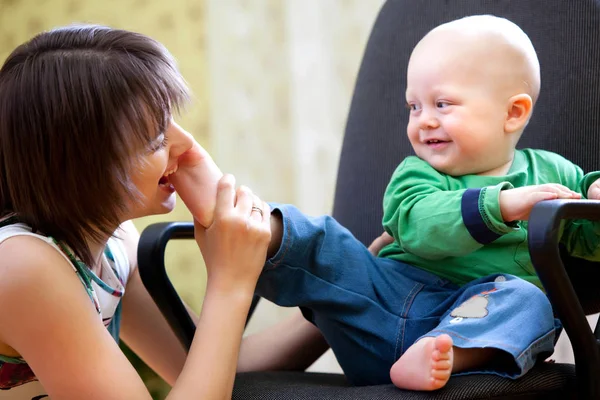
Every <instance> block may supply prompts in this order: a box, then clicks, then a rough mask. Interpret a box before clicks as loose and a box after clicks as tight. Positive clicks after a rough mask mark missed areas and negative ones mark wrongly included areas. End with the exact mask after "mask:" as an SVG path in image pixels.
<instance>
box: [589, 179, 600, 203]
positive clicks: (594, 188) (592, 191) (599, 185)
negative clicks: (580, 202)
mask: <svg viewBox="0 0 600 400" xmlns="http://www.w3.org/2000/svg"><path fill="white" fill-rule="evenodd" d="M587 198H588V199H590V200H600V178H599V179H596V180H595V181H594V183H592V184H591V185H590V187H589V188H588V192H587Z"/></svg>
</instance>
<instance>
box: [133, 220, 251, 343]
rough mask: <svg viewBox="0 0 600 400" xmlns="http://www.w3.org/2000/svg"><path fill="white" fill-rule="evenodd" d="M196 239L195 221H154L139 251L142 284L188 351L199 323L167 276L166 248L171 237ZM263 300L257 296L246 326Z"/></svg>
mask: <svg viewBox="0 0 600 400" xmlns="http://www.w3.org/2000/svg"><path fill="white" fill-rule="evenodd" d="M193 238H194V224H193V223H192V222H161V223H156V224H151V225H149V226H148V227H146V229H144V231H143V232H142V234H141V236H140V242H139V244H138V251H137V257H138V269H139V271H140V277H141V278H142V283H143V284H144V286H145V287H146V290H148V293H149V294H150V296H151V297H152V299H153V300H154V302H155V303H156V305H157V306H158V308H159V310H160V312H161V313H162V315H163V316H164V317H165V319H166V320H167V323H168V324H169V326H170V327H171V329H173V332H175V335H176V336H177V338H178V339H179V342H180V343H181V344H182V345H183V347H184V348H185V349H186V350H189V348H190V346H191V345H192V340H193V338H194V333H195V332H196V324H195V323H194V321H193V320H192V318H191V317H190V315H189V313H188V310H187V308H186V307H185V305H184V304H183V302H182V301H181V298H180V297H179V295H178V294H177V291H176V290H175V288H174V287H173V284H172V283H171V280H170V279H169V276H168V275H167V270H166V267H165V249H166V248H167V243H168V242H169V240H172V239H193ZM259 300H260V297H259V296H256V295H255V296H254V297H253V299H252V304H251V305H250V310H249V312H248V317H247V318H246V325H248V321H249V320H250V317H252V314H253V313H254V310H255V309H256V306H257V305H258V302H259Z"/></svg>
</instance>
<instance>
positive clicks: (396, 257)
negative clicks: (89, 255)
mask: <svg viewBox="0 0 600 400" xmlns="http://www.w3.org/2000/svg"><path fill="white" fill-rule="evenodd" d="M539 90H540V70H539V62H538V59H537V56H536V53H535V50H534V48H533V45H532V44H531V41H530V40H529V38H528V37H527V35H526V34H525V33H524V32H523V31H522V30H521V29H520V28H519V27H518V26H516V25H515V24H513V23H512V22H510V21H507V20H505V19H502V18H497V17H493V16H473V17H467V18H463V19H459V20H456V21H452V22H449V23H446V24H443V25H440V26H438V27H437V28H435V29H433V30H432V31H430V32H429V33H428V34H427V35H426V36H425V37H424V38H423V39H422V40H421V41H420V42H419V43H418V44H417V46H416V47H415V49H414V50H413V52H412V55H411V57H410V61H409V65H408V72H407V89H406V100H407V105H408V108H409V109H410V120H409V123H408V127H407V134H408V137H409V140H410V142H411V145H412V147H413V149H414V151H415V153H416V157H415V156H412V157H408V158H406V159H405V160H404V161H402V163H401V164H400V165H399V166H398V168H397V169H396V171H395V173H394V174H393V176H392V179H391V181H390V183H389V185H388V188H387V190H386V193H385V196H384V217H383V227H384V229H385V231H387V232H388V233H389V234H390V235H391V236H392V237H393V238H394V242H393V243H392V244H390V245H388V246H386V247H385V248H384V249H383V250H382V251H381V252H380V254H379V256H378V257H373V256H372V255H371V254H370V253H369V252H368V250H367V249H366V248H365V247H364V246H363V245H362V244H361V243H360V242H359V241H358V240H356V239H355V238H354V237H353V236H352V235H351V234H350V233H349V232H348V231H347V230H345V229H344V228H343V227H341V226H340V225H339V224H338V223H337V222H336V221H335V220H333V219H332V218H330V217H327V216H325V217H318V218H312V217H307V216H305V215H303V214H302V213H300V212H299V211H298V210H297V209H296V208H294V207H293V206H289V205H277V204H274V205H273V207H272V208H273V212H272V217H271V219H272V223H271V229H272V244H271V249H275V251H272V253H276V254H274V255H273V254H272V256H271V257H270V258H269V259H268V260H267V263H266V265H265V267H264V270H263V272H262V274H261V277H260V279H259V282H258V285H257V293H258V294H259V295H261V296H263V297H265V298H267V299H269V300H271V301H273V302H275V303H276V304H279V305H282V306H300V308H301V310H302V311H303V314H304V316H305V317H306V318H307V319H308V320H309V321H311V322H312V323H314V324H315V325H316V326H317V327H318V328H319V329H320V331H321V332H322V334H323V335H324V337H325V339H326V340H327V342H328V343H329V345H330V346H331V347H332V349H333V351H334V353H335V355H336V357H337V358H338V361H339V362H340V365H341V366H342V369H343V370H344V372H345V374H346V376H347V377H348V379H349V380H350V381H351V382H352V383H354V384H358V385H365V384H381V383H387V382H390V380H391V381H392V382H393V383H394V384H395V385H396V386H398V387H400V388H404V389H412V390H436V389H439V388H441V387H443V386H444V385H445V384H446V383H447V382H448V380H449V379H450V376H451V374H452V373H473V372H479V373H494V374H498V375H501V376H507V377H511V378H517V377H520V376H522V375H523V374H525V373H526V372H527V371H528V370H529V369H530V368H531V367H532V366H533V365H534V363H535V362H536V361H537V360H543V359H544V358H545V357H547V356H548V355H550V354H551V353H552V352H553V348H554V342H555V336H556V330H557V328H559V327H560V322H559V321H558V320H555V319H554V317H553V312H552V307H551V305H550V303H549V301H548V299H547V298H546V296H545V294H544V293H543V291H542V290H541V289H540V288H541V284H540V281H539V279H538V277H537V276H536V274H535V270H534V268H533V266H532V263H531V260H530V257H529V254H528V248H527V219H528V216H529V213H530V211H531V209H532V207H533V206H534V205H535V204H536V203H537V202H539V201H543V200H549V199H578V198H581V197H582V196H586V197H587V198H590V199H600V182H599V178H600V173H598V172H594V173H590V174H587V175H584V174H583V172H582V170H581V169H580V168H579V167H577V166H576V165H574V164H572V163H571V162H569V161H567V160H565V159H564V158H562V157H561V156H559V155H557V154H553V153H550V152H546V151H541V150H516V146H517V143H518V141H519V138H520V136H521V134H522V133H523V131H524V129H525V127H526V125H527V123H528V121H529V119H530V117H531V113H532V110H533V107H534V104H535V102H536V100H537V97H538V94H539ZM203 161H204V162H201V163H199V164H198V168H197V169H196V170H195V171H190V170H189V169H188V171H189V172H188V173H186V175H178V174H175V178H174V179H175V180H174V183H175V186H176V187H179V184H178V183H179V182H182V181H183V180H193V181H194V182H196V184H197V186H198V187H209V188H210V187H211V185H212V184H213V183H207V182H208V181H207V180H206V179H205V178H203V177H202V175H203V174H204V173H205V171H208V170H211V169H213V168H214V167H213V166H212V163H211V161H210V158H209V157H206V158H205V159H204V160H203ZM195 174H196V175H195ZM211 182H214V181H211ZM181 187H188V188H189V187H191V185H190V184H189V183H187V184H185V185H181ZM206 193H209V194H208V195H207V194H206ZM206 193H204V194H201V193H199V192H194V191H189V192H186V193H180V194H181V196H182V198H183V200H184V202H186V205H188V207H189V208H190V209H191V210H192V212H193V213H194V215H195V216H201V217H205V216H206V215H207V214H209V211H207V210H211V209H212V208H211V199H210V198H209V197H210V191H209V192H206ZM201 196H204V197H201ZM213 203H214V200H213ZM194 210H197V211H194ZM205 220H206V221H207V223H206V225H205V226H208V225H209V222H210V218H206V219H205ZM598 228H599V226H598V224H596V223H593V222H588V221H572V222H569V223H567V224H566V225H565V226H564V230H563V233H562V242H563V243H564V244H565V246H566V247H567V249H568V250H569V251H570V252H571V254H573V255H575V256H578V257H583V258H587V259H591V260H600V250H599V244H600V243H599V236H598V235H597V232H600V231H599V230H598Z"/></svg>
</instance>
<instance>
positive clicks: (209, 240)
mask: <svg viewBox="0 0 600 400" xmlns="http://www.w3.org/2000/svg"><path fill="white" fill-rule="evenodd" d="M234 185H235V179H234V178H233V176H231V175H225V176H224V177H223V178H222V179H221V180H220V181H219V183H218V189H217V196H216V207H215V212H214V221H213V223H212V224H211V225H210V227H209V228H204V227H203V226H202V225H201V224H200V223H199V222H198V221H196V222H195V236H196V241H197V243H198V246H199V247H200V250H201V251H202V255H203V256H204V261H205V263H206V269H207V274H208V283H209V285H210V286H211V287H216V288H220V289H225V290H226V291H229V290H232V289H234V290H237V289H244V290H245V289H248V290H251V291H254V287H255V285H256V281H257V279H258V275H259V274H260V272H261V270H262V267H263V265H264V263H265V260H266V257H267V246H268V244H269V242H270V239H271V229H270V224H269V220H270V216H271V211H270V208H269V206H268V204H267V203H265V202H264V201H262V200H260V199H259V198H258V197H257V196H255V195H254V194H252V191H251V190H250V189H249V188H247V187H244V186H241V187H240V188H238V189H237V191H236V190H235V188H234Z"/></svg>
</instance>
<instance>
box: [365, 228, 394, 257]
mask: <svg viewBox="0 0 600 400" xmlns="http://www.w3.org/2000/svg"><path fill="white" fill-rule="evenodd" d="M393 241H394V238H393V237H392V236H390V235H389V234H388V233H387V232H383V233H382V234H381V235H380V236H379V237H377V238H376V239H375V240H373V243H371V244H370V245H369V252H370V253H371V254H373V255H374V256H375V257H377V254H379V252H380V251H381V249H383V248H384V247H385V246H387V245H388V244H390V243H392V242H393Z"/></svg>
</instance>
